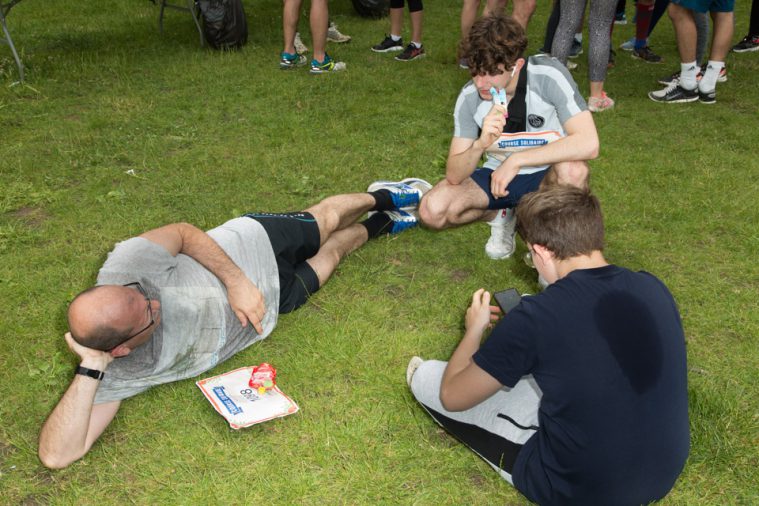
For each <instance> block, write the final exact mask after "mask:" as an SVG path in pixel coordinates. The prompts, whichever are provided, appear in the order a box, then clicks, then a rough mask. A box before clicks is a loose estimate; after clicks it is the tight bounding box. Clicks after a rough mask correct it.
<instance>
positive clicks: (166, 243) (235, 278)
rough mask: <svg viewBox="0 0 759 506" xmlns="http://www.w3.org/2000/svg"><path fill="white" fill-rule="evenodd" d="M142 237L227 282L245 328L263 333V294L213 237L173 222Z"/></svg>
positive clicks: (234, 306) (234, 308)
mask: <svg viewBox="0 0 759 506" xmlns="http://www.w3.org/2000/svg"><path fill="white" fill-rule="evenodd" d="M140 237H143V238H145V239H147V240H149V241H152V242H154V243H156V244H158V245H160V246H163V247H164V248H165V249H166V250H167V251H168V252H169V253H171V254H172V255H174V256H176V255H178V254H179V253H182V254H184V255H187V256H189V257H192V258H193V259H195V260H197V261H198V262H199V263H200V264H201V265H202V266H203V267H205V268H206V269H208V270H209V271H211V272H212V273H213V274H214V275H215V276H216V277H217V278H219V279H220V280H221V282H222V283H224V286H226V288H227V297H228V298H229V304H230V306H232V309H233V310H234V312H235V314H236V315H237V318H238V319H239V320H240V323H241V324H242V326H243V327H245V326H246V325H247V323H248V322H249V321H250V323H251V324H252V325H253V327H254V328H255V329H256V332H258V333H259V334H262V333H263V326H262V324H261V320H262V319H263V317H264V314H265V310H266V308H265V306H264V304H265V301H264V299H263V296H262V295H261V292H260V291H259V290H258V288H257V287H256V286H255V285H254V284H253V283H252V282H251V281H250V279H248V277H247V276H246V275H245V273H244V272H243V271H242V270H241V269H240V268H239V267H238V266H237V265H236V264H235V263H234V261H233V260H232V259H231V258H229V256H228V255H227V254H226V253H225V252H224V250H223V249H221V247H219V245H218V244H216V241H214V240H213V239H212V238H211V236H209V235H208V234H206V233H205V232H203V231H202V230H200V229H199V228H197V227H195V226H194V225H190V224H189V223H173V224H171V225H166V226H163V227H160V228H156V229H153V230H150V231H148V232H145V233H144V234H141V235H140Z"/></svg>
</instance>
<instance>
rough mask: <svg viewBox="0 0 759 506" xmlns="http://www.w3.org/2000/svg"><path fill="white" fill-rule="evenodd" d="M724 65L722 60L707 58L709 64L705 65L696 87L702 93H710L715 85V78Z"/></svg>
mask: <svg viewBox="0 0 759 506" xmlns="http://www.w3.org/2000/svg"><path fill="white" fill-rule="evenodd" d="M724 66H725V62H723V61H712V60H709V64H708V65H707V66H706V72H704V75H703V77H701V81H699V83H698V89H699V91H701V92H702V93H711V92H712V91H714V88H715V87H716V86H717V78H718V77H719V73H720V71H721V70H722V68H723V67H724Z"/></svg>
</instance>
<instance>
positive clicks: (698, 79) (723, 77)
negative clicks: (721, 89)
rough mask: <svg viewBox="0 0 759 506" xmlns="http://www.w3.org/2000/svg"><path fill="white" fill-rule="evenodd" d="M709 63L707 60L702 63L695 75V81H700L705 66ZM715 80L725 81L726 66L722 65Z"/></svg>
mask: <svg viewBox="0 0 759 506" xmlns="http://www.w3.org/2000/svg"><path fill="white" fill-rule="evenodd" d="M707 65H709V62H706V63H704V64H703V65H701V70H699V71H698V75H697V76H696V81H700V80H701V78H702V77H703V76H704V72H706V66H707ZM717 82H718V83H725V82H727V67H724V66H723V67H722V69H720V71H719V76H717Z"/></svg>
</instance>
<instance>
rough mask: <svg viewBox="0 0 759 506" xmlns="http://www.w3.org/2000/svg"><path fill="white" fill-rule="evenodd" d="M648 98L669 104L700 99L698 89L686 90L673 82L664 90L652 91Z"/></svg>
mask: <svg viewBox="0 0 759 506" xmlns="http://www.w3.org/2000/svg"><path fill="white" fill-rule="evenodd" d="M648 98H650V99H651V100H653V101H654V102H661V103H667V104H681V103H685V102H695V101H696V100H698V90H686V89H685V88H683V87H682V86H680V84H678V83H673V84H671V85H669V86H667V87H666V88H664V89H663V90H659V91H651V92H649V93H648Z"/></svg>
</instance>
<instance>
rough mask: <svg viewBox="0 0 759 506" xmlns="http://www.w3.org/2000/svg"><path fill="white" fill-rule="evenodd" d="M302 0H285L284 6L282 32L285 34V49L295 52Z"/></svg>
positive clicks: (287, 51) (288, 51)
mask: <svg viewBox="0 0 759 506" xmlns="http://www.w3.org/2000/svg"><path fill="white" fill-rule="evenodd" d="M301 2H302V0H284V6H283V8H282V32H283V34H284V45H283V48H284V51H285V52H286V53H290V54H295V45H294V42H295V32H297V31H298V18H299V17H300V6H301Z"/></svg>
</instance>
